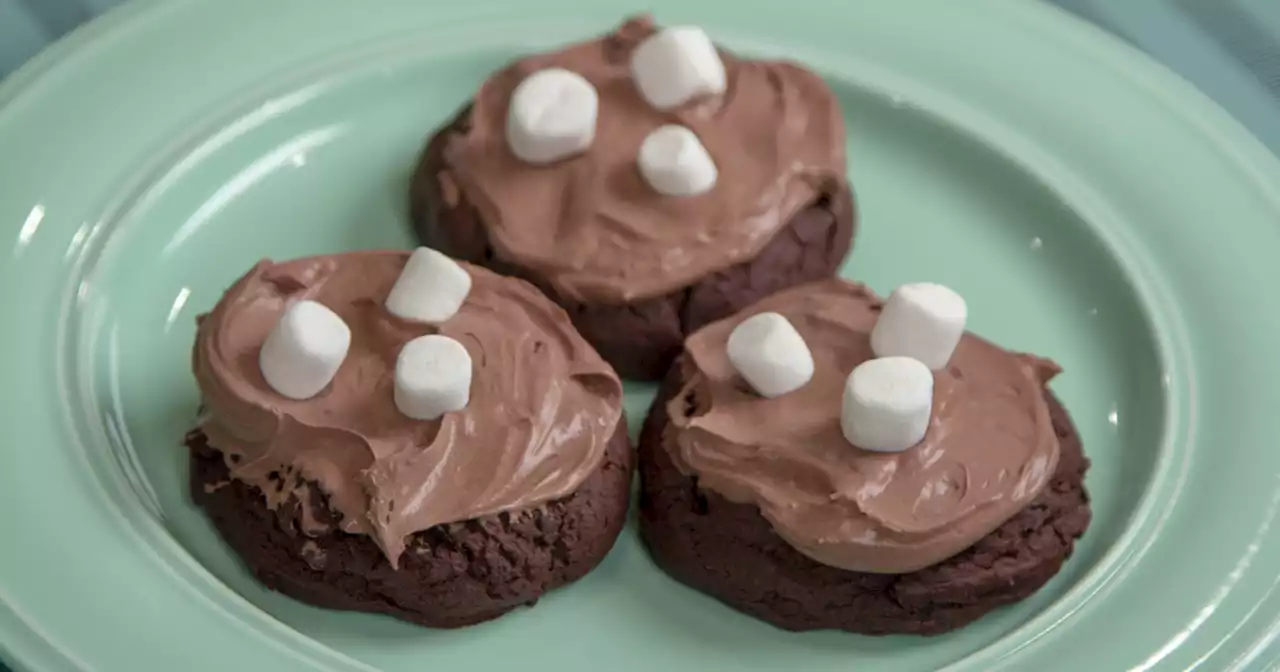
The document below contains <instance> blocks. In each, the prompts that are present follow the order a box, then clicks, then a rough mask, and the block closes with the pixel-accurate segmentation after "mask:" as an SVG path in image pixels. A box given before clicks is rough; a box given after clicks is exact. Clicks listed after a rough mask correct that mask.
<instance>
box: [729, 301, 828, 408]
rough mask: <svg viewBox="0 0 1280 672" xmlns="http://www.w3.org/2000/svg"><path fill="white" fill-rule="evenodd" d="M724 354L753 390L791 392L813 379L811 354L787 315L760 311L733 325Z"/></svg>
mask: <svg viewBox="0 0 1280 672" xmlns="http://www.w3.org/2000/svg"><path fill="white" fill-rule="evenodd" d="M725 354H727V355H728V357H729V362H730V363H732V364H733V368H734V369H736V370H737V371H738V373H739V374H740V375H741V376H742V378H743V380H745V381H746V382H747V384H748V385H750V386H751V387H752V388H753V389H755V391H756V393H758V394H759V395H760V396H762V397H778V396H782V395H784V394H787V393H788V392H794V391H796V390H798V389H800V388H801V387H803V386H804V384H805V383H807V382H809V379H810V378H813V356H812V355H811V354H810V353H809V346H807V345H805V342H804V338H803V337H801V336H800V333H799V332H797V331H796V328H795V327H793V326H791V323H790V322H788V321H787V318H785V317H783V316H781V315H779V314H777V313H760V314H758V315H753V316H752V317H750V318H749V319H746V320H743V321H742V323H741V324H739V325H738V326H736V327H734V329H733V333H731V334H729V340H728V342H727V343H726V344H725Z"/></svg>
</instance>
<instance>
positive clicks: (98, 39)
mask: <svg viewBox="0 0 1280 672" xmlns="http://www.w3.org/2000/svg"><path fill="white" fill-rule="evenodd" d="M178 6H181V3H180V2H176V1H174V0H135V1H134V2H133V3H130V4H126V5H125V6H124V7H122V8H120V9H117V10H113V11H112V12H109V13H107V14H106V15H104V17H102V18H100V19H98V20H97V21H95V22H92V23H91V24H89V26H88V27H86V28H84V29H81V30H78V31H76V32H74V33H72V34H71V35H69V36H68V37H67V38H64V39H63V40H61V41H59V43H58V44H57V45H55V46H54V47H53V48H52V49H50V50H49V51H47V52H45V53H44V54H42V55H40V56H38V57H37V58H36V59H35V60H33V61H32V62H29V63H28V64H27V65H26V66H24V67H23V68H22V69H20V70H19V71H18V72H16V73H15V75H14V77H12V78H10V79H8V80H6V81H5V82H4V83H3V84H0V129H2V128H3V121H4V118H5V115H6V111H7V110H8V108H9V107H10V106H11V105H13V104H15V103H17V102H21V101H23V100H27V99H29V98H30V97H34V96H35V95H36V92H37V89H38V85H39V83H40V82H41V81H42V80H43V81H48V80H47V78H50V77H51V76H52V75H53V73H56V72H59V71H62V70H65V69H68V68H73V67H75V65H76V64H77V63H78V62H80V61H82V60H83V59H86V58H88V57H89V54H90V53H91V52H93V51H94V50H97V49H103V48H105V45H106V44H108V43H109V42H111V41H118V40H120V39H121V38H122V37H123V35H124V34H125V33H126V32H129V31H132V30H141V27H140V26H142V25H143V24H142V23H141V22H142V21H143V20H144V19H148V20H158V19H157V18H156V17H157V14H155V13H154V12H153V10H156V9H158V8H172V7H178ZM986 6H987V7H993V8H997V9H998V10H1000V11H1005V10H1007V11H1008V12H1009V13H1010V15H1011V16H1013V18H1015V19H1016V18H1018V12H1021V13H1022V14H1021V18H1023V19H1025V20H1026V21H1027V23H1031V22H1033V21H1036V20H1044V22H1045V23H1046V24H1047V23H1050V22H1049V21H1048V20H1045V19H1043V17H1045V16H1048V15H1049V14H1055V15H1056V18H1054V19H1053V20H1052V21H1053V22H1058V21H1062V20H1063V19H1064V18H1065V19H1066V24H1073V25H1075V26H1076V28H1074V29H1067V28H1061V29H1060V31H1049V32H1051V33H1058V32H1060V33H1061V34H1059V35H1058V36H1059V37H1063V38H1073V39H1076V40H1077V41H1079V42H1081V43H1084V42H1088V41H1090V40H1094V41H1096V42H1095V44H1094V46H1090V47H1089V48H1088V49H1089V50H1091V53H1093V54H1094V55H1097V54H1098V53H1099V52H1101V51H1108V52H1110V53H1109V55H1108V56H1107V59H1110V60H1111V61H1112V62H1111V63H1110V65H1111V66H1113V71H1116V72H1119V73H1122V74H1125V75H1127V76H1129V78H1130V80H1131V81H1132V82H1133V83H1134V84H1135V85H1137V86H1139V87H1143V88H1146V89H1147V91H1146V95H1148V96H1149V97H1151V98H1152V99H1154V100H1158V101H1160V102H1162V103H1163V104H1164V105H1165V106H1166V107H1167V108H1168V110H1169V112H1170V114H1176V115H1179V116H1182V117H1183V118H1184V120H1188V121H1194V122H1195V126H1196V127H1197V128H1198V129H1199V130H1200V131H1201V132H1202V133H1204V134H1205V135H1206V136H1209V137H1213V138H1215V139H1216V143H1215V144H1217V145H1218V146H1219V148H1220V149H1221V150H1223V151H1226V152H1228V153H1229V154H1230V155H1231V158H1232V160H1233V162H1234V163H1236V164H1238V165H1239V166H1240V167H1242V168H1246V167H1251V168H1252V170H1248V171H1245V172H1246V173H1247V174H1248V175H1249V176H1250V177H1251V178H1253V180H1254V185H1253V186H1254V187H1255V189H1256V191H1258V192H1259V193H1261V194H1264V195H1265V196H1266V198H1267V200H1268V201H1269V202H1270V204H1271V206H1273V207H1275V208H1276V210H1277V211H1280V189H1278V188H1277V187H1276V186H1275V185H1276V184H1277V182H1270V181H1267V180H1266V179H1265V178H1264V177H1263V174H1264V173H1266V172H1270V173H1271V174H1272V175H1280V163H1277V162H1276V160H1275V157H1273V156H1272V155H1271V154H1270V152H1267V151H1266V150H1265V148H1264V147H1263V146H1262V145H1261V143H1259V142H1258V141H1257V140H1256V139H1254V138H1253V137H1252V136H1250V135H1249V134H1248V132H1247V131H1245V130H1244V128H1243V127H1242V126H1240V125H1239V122H1237V121H1236V120H1235V119H1234V118H1231V117H1230V116H1229V115H1227V113H1226V112H1225V111H1222V110H1221V109H1220V108H1218V107H1217V106H1216V105H1214V104H1213V103H1212V102H1211V101H1209V100H1208V98H1207V97H1205V96H1204V94H1202V93H1201V92H1199V91H1198V90H1195V89H1194V88H1192V87H1191V85H1190V84H1188V83H1186V81H1185V80H1182V79H1181V78H1180V77H1178V76H1177V75H1175V74H1173V73H1172V72H1170V71H1168V70H1166V69H1164V68H1163V67H1162V66H1159V65H1158V64H1155V63H1154V62H1151V61H1149V60H1148V59H1147V58H1146V57H1145V56H1142V55H1141V54H1140V52H1137V50H1136V49H1133V48H1132V47H1129V46H1128V45H1124V44H1122V43H1119V42H1118V41H1116V40H1114V39H1113V38H1111V37H1110V36H1109V35H1106V34H1105V33H1104V32H1103V31H1101V29H1098V28H1096V27H1093V26H1089V25H1087V24H1084V23H1082V22H1079V21H1078V20H1077V19H1075V18H1074V17H1070V16H1069V15H1067V14H1066V13H1065V12H1062V11H1061V10H1058V9H1057V8H1052V7H1046V6H1040V5H1027V4H1023V5H1022V6H1020V7H1015V5H1014V4H1013V3H1010V2H1005V1H1004V0H995V1H993V2H989V3H988V4H987V5H986ZM1025 7H1035V8H1036V9H1033V10H1027V9H1024V8H1025ZM997 9H993V10H992V11H997ZM1038 13H1043V14H1041V15H1039V16H1035V17H1033V15H1036V14H1038ZM1064 25H1065V24H1064ZM1072 31H1074V32H1072ZM1068 33H1070V34H1068ZM1090 33H1092V34H1090ZM1098 44H1102V45H1105V46H1100V47H1099V46H1097V45H1098ZM1117 49H1120V50H1121V51H1116V50H1117ZM1124 50H1131V51H1130V52H1129V53H1128V55H1126V56H1119V55H1117V54H1121V53H1124ZM1099 58H1101V56H1099ZM1179 89H1181V90H1179ZM1188 96H1191V97H1194V98H1198V99H1199V100H1198V102H1197V103H1196V104H1195V105H1187V97H1188ZM1175 103H1176V104H1175ZM2 581H4V577H0V582H2ZM0 590H3V584H2V583H0ZM10 611H11V614H6V615H4V616H3V618H5V619H7V618H9V616H14V617H16V618H18V619H19V620H21V617H20V615H18V612H17V611H16V610H10ZM286 627H287V626H286ZM28 630H29V632H31V633H35V636H37V637H40V636H41V635H40V634H39V633H40V630H41V629H40V628H38V627H31V626H30V624H28ZM44 641H45V642H46V643H48V644H50V645H51V647H52V648H54V649H57V648H58V647H56V646H54V645H53V643H54V640H53V639H50V638H48V637H45V638H44ZM19 648H21V647H18V646H14V642H11V641H9V637H8V636H7V633H5V632H4V631H3V630H0V649H5V650H17V649H19ZM326 650H327V647H326ZM46 662H47V661H46ZM67 662H70V661H67ZM344 662H346V661H344ZM352 662H354V661H352ZM362 668H363V666H362ZM364 669H367V668H364Z"/></svg>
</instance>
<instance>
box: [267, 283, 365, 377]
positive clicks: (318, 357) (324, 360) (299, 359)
mask: <svg viewBox="0 0 1280 672" xmlns="http://www.w3.org/2000/svg"><path fill="white" fill-rule="evenodd" d="M350 347H351V329H350V327H348V326H347V323H346V322H343V321H342V318H341V317H339V316H338V314H337V313H335V312H333V311H332V310H329V308H327V307H325V306H324V305H323V304H319V303H316V302H315V301H298V302H296V303H294V304H293V305H291V306H289V307H288V308H286V309H285V311H284V314H283V315H281V316H280V319H279V321H277V322H276V325H275V326H274V327H272V329H271V331H270V333H268V334H267V340H266V341H264V342H263V343H262V350H261V351H259V352H258V368H260V369H261V370H262V377H263V378H264V379H266V381H267V384H268V385H270V386H271V389H273V390H275V391H276V392H279V393H280V394H281V395H283V396H286V397H288V398H290V399H296V400H302V399H310V398H311V397H314V396H316V395H317V394H320V391H321V390H323V389H324V388H325V386H327V385H328V384H329V381H331V380H333V377H334V376H335V375H337V373H338V369H339V368H340V367H341V366H342V362H343V360H345V359H346V358H347V349H348V348H350Z"/></svg>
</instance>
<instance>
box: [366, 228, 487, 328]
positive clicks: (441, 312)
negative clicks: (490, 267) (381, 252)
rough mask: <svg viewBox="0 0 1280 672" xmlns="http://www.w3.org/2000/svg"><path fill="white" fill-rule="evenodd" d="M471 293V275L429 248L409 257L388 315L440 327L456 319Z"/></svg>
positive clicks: (391, 296) (394, 287) (389, 300)
mask: <svg viewBox="0 0 1280 672" xmlns="http://www.w3.org/2000/svg"><path fill="white" fill-rule="evenodd" d="M469 293H471V274H470V273H467V270H466V269H464V268H463V267H462V266H460V265H459V264H458V262H456V261H454V260H452V259H450V258H449V257H447V256H445V255H444V254H441V253H440V252H437V251H435V250H433V249H430V248H427V247H419V248H418V249H416V250H414V251H413V254H410V255H409V261H408V262H406V263H405V265H404V270H402V271H400V277H399V278H396V284H394V285H392V287H391V293H390V294H388V295H387V304H386V305H387V311H388V312H390V313H391V314H392V315H395V316H396V317H399V318H402V319H405V320H414V321H417V322H427V323H429V324H439V323H441V322H444V321H445V320H447V319H449V318H451V317H453V316H454V314H455V313H457V312H458V309H459V308H461V307H462V304H463V302H465V301H466V300H467V294H469Z"/></svg>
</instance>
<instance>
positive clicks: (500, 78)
mask: <svg viewBox="0 0 1280 672" xmlns="http://www.w3.org/2000/svg"><path fill="white" fill-rule="evenodd" d="M654 30H655V29H654V27H653V25H652V23H651V22H650V21H649V20H648V19H647V18H646V19H633V20H630V21H627V22H626V23H624V24H623V25H622V26H621V27H620V28H618V29H617V30H616V31H614V32H612V33H610V34H608V35H606V36H604V37H602V38H600V39H596V40H592V41H589V42H583V43H580V44H575V45H572V46H569V47H566V48H564V49H560V50H557V51H552V52H549V53H543V54H537V55H533V56H529V57H527V58H522V59H520V60H518V61H516V62H514V63H512V64H511V65H509V66H507V67H505V68H503V69H502V70H499V71H498V72H496V73H495V74H493V75H492V76H491V77H490V78H489V79H488V80H487V81H485V82H484V84H483V85H482V86H481V87H480V90H479V91H478V92H477V93H476V95H475V99H474V102H473V104H472V107H471V113H470V119H469V123H468V126H467V128H466V130H465V131H462V132H460V133H458V134H456V135H455V136H454V137H452V138H451V139H450V140H449V143H448V145H447V146H446V148H445V152H444V158H445V162H446V165H447V169H446V170H445V171H444V172H442V173H441V175H440V178H439V179H440V180H441V187H442V188H441V193H442V194H445V197H446V198H449V197H450V196H449V195H450V194H453V198H454V199H456V198H457V196H458V194H459V192H461V194H462V195H465V199H466V200H467V201H468V202H470V203H472V204H473V205H474V206H475V207H476V208H477V210H478V211H479V213H480V215H481V219H482V220H483V222H484V225H485V227H486V229H487V232H488V235H489V239H490V241H491V242H492V243H493V245H494V247H495V249H496V251H497V253H498V254H499V256H501V257H502V258H504V259H506V260H508V261H511V262H514V263H516V264H518V265H520V266H521V267H523V268H526V269H529V270H531V271H533V272H535V273H536V274H537V276H538V277H540V278H544V279H546V280H547V281H548V282H549V283H550V284H551V285H552V286H553V287H554V288H555V289H556V290H557V291H558V292H559V293H561V294H563V295H565V296H567V297H570V298H573V299H577V300H585V301H591V302H597V303H627V302H632V301H636V300H639V299H644V298H649V297H653V296H658V295H662V294H666V293H668V292H670V291H672V290H675V289H678V288H680V287H684V286H687V285H689V284H692V283H693V282H694V281H696V280H699V279H701V278H703V277H705V276H707V275H709V274H711V273H714V272H717V271H720V270H723V269H725V268H728V267H730V266H732V265H734V264H737V263H740V262H743V261H748V260H750V259H753V258H754V257H755V256H756V255H757V254H758V253H759V252H760V250H761V249H762V248H764V246H765V245H766V244H768V243H769V241H770V240H772V239H773V237H774V235H775V234H776V233H778V232H779V231H780V230H782V229H783V228H784V227H785V226H786V225H787V223H788V222H789V221H790V220H791V218H792V217H793V216H794V215H795V214H796V213H798V212H799V211H800V210H802V209H803V208H805V207H806V206H808V205H810V204H812V203H813V202H815V201H816V200H818V199H819V198H820V197H822V196H824V195H831V194H834V193H835V192H836V191H837V190H838V189H839V188H840V186H841V185H843V184H844V181H845V172H846V165H845V135H844V125H843V120H842V118H841V113H840V109H839V106H838V104H837V102H836V99H835V96H834V95H832V93H831V91H830V89H829V88H828V87H827V86H826V84H825V83H824V82H823V81H822V79H821V78H820V77H818V76H817V75H815V74H813V73H811V72H809V71H807V70H805V69H803V68H801V67H799V66H797V65H794V64H791V63H787V62H775V61H755V60H746V59H740V58H736V57H734V56H733V55H731V54H728V53H724V52H722V53H721V57H722V59H723V61H724V65H725V71H726V74H727V82H728V88H727V90H726V91H725V93H724V94H723V95H720V96H715V97H712V98H706V99H702V100H696V101H692V102H690V103H689V104H687V105H685V106H683V107H680V108H677V109H675V110H672V111H669V112H660V111H658V110H655V109H653V108H651V107H650V106H649V105H648V104H647V103H645V101H644V99H643V98H641V97H640V94H639V93H638V92H637V90H636V86H635V84H634V82H633V81H632V79H631V73H630V69H629V61H630V56H631V52H632V50H633V49H634V48H635V47H636V45H638V44H639V43H640V42H641V41H642V40H643V39H644V38H646V37H648V36H649V35H651V34H653V32H654ZM548 67H560V68H566V69H569V70H572V71H574V72H576V73H578V74H580V75H582V76H583V77H585V78H586V79H587V81H589V82H591V84H592V85H594V86H595V88H596V91H597V92H598V94H599V116H598V121H597V127H596V133H595V140H594V142H593V144H592V146H591V148H590V149H589V150H588V151H587V152H586V153H584V154H581V155H579V156H576V157H573V158H569V159H565V160H562V161H559V162H557V163H554V164H550V165H546V166H533V165H529V164H526V163H523V162H521V161H520V160H519V159H517V158H516V157H515V156H514V155H513V154H512V153H511V151H510V149H508V147H507V144H506V115H507V108H508V105H509V101H510V99H511V93H512V91H513V90H514V89H515V87H516V86H517V85H518V84H519V83H520V82H521V81H522V80H523V79H524V78H525V77H526V76H527V75H529V74H530V73H533V72H535V71H537V70H540V69H542V68H548ZM663 124H680V125H683V126H686V127H688V128H690V129H691V130H693V132H694V133H696V134H697V135H698V137H699V139H700V140H701V141H702V144H703V145H704V146H705V147H706V148H707V150H708V151H709V152H710V154H711V157H712V159H713V160H714V161H715V163H716V165H717V167H718V169H719V179H718V181H717V183H716V186H715V187H714V188H713V189H711V191H709V192H707V193H705V194H701V195H698V196H689V197H668V196H662V195H661V194H658V193H657V192H656V191H654V190H653V188H652V187H650V186H649V185H648V184H647V183H646V182H645V181H644V180H643V178H642V177H641V175H640V172H639V170H638V168H637V167H636V157H637V154H638V152H639V148H640V143H641V141H642V140H644V138H645V136H646V135H648V134H649V132H650V131H653V130H654V129H656V128H658V127H659V126H661V125H663Z"/></svg>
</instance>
